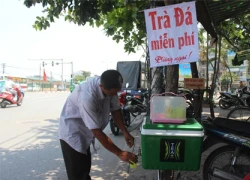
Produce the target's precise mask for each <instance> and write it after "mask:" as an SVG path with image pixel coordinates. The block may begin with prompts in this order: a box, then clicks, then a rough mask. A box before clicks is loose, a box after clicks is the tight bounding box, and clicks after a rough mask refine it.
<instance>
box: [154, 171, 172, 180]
mask: <svg viewBox="0 0 250 180" xmlns="http://www.w3.org/2000/svg"><path fill="white" fill-rule="evenodd" d="M158 180H174V171H173V170H158Z"/></svg>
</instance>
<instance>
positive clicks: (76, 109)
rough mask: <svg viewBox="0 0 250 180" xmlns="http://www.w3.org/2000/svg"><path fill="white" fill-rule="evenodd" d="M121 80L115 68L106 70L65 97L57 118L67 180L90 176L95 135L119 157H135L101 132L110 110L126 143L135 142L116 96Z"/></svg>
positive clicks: (124, 158)
mask: <svg viewBox="0 0 250 180" xmlns="http://www.w3.org/2000/svg"><path fill="white" fill-rule="evenodd" d="M122 83H123V78H122V76H121V74H120V73H119V72H118V71H116V70H107V71H105V72H103V74H102V75H101V77H96V78H93V79H91V80H89V81H87V82H84V83H82V84H80V85H79V86H77V87H76V88H75V89H74V90H73V92H72V93H71V94H70V95H69V97H68V99H67V100H66V102H65V104H64V107H63V110H62V113H61V117H60V122H59V139H60V143H61V148H62V153H63V158H64V162H65V166H66V170H67V175H68V179H69V180H91V178H90V175H89V173H90V168H91V154H90V144H91V143H92V142H93V141H94V138H97V139H98V140H99V142H100V143H101V144H102V145H103V146H104V147H105V148H106V149H107V150H109V151H110V152H112V153H114V154H115V155H117V156H118V158H120V159H121V160H122V161H125V162H129V161H133V162H135V163H136V162H137V161H138V157H137V156H136V155H135V154H133V153H131V152H127V151H123V150H121V149H120V148H118V147H117V146H116V145H115V144H114V143H113V142H112V140H111V139H110V138H109V137H108V136H107V135H106V134H105V133H104V132H103V130H104V128H105V127H106V126H107V124H108V123H109V113H110V112H111V114H112V117H113V119H114V121H115V123H116V125H117V126H118V127H119V128H120V129H121V131H122V132H123V135H124V138H125V140H126V143H127V145H128V146H129V147H132V146H133V145H134V137H133V136H131V134H130V133H129V132H128V131H127V129H126V127H125V125H124V122H123V119H122V114H121V109H120V104H119V99H118V96H117V92H119V91H120V90H121V87H122Z"/></svg>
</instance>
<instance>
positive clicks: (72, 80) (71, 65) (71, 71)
mask: <svg viewBox="0 0 250 180" xmlns="http://www.w3.org/2000/svg"><path fill="white" fill-rule="evenodd" d="M73 73H74V72H73V62H71V82H70V83H71V84H70V85H71V86H73V78H74V77H73Z"/></svg>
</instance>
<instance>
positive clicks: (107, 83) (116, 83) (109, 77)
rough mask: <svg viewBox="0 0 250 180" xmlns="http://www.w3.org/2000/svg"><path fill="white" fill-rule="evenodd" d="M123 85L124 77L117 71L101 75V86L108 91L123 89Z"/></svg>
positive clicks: (109, 71) (108, 71)
mask: <svg viewBox="0 0 250 180" xmlns="http://www.w3.org/2000/svg"><path fill="white" fill-rule="evenodd" d="M122 83H123V78H122V75H121V74H120V73H119V72H118V71H116V70H107V71H104V72H103V73H102V75H101V84H102V85H103V87H104V88H105V89H107V90H109V89H112V88H121V87H122Z"/></svg>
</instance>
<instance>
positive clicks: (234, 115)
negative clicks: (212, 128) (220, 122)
mask: <svg viewBox="0 0 250 180" xmlns="http://www.w3.org/2000/svg"><path fill="white" fill-rule="evenodd" d="M227 118H228V119H234V120H239V121H249V122H250V108H249V107H236V108H234V109H232V110H231V111H230V112H229V113H228V115H227Z"/></svg>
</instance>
